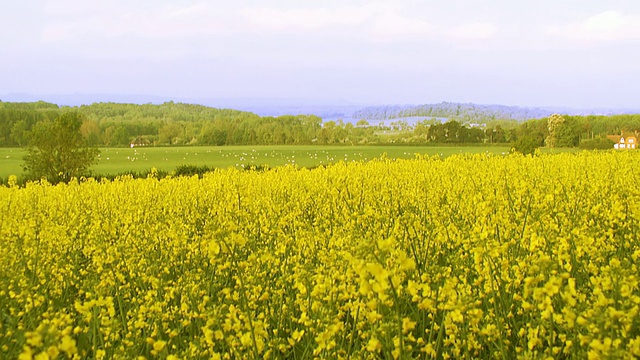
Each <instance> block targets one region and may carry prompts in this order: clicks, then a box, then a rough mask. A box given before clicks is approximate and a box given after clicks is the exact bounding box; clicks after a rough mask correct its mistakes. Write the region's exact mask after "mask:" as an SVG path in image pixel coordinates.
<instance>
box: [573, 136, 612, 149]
mask: <svg viewBox="0 0 640 360" xmlns="http://www.w3.org/2000/svg"><path fill="white" fill-rule="evenodd" d="M614 144H615V142H614V141H613V140H611V139H607V138H595V139H587V140H584V141H582V142H581V143H580V148H581V149H587V150H593V149H599V150H608V149H613V145H614Z"/></svg>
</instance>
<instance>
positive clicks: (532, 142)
mask: <svg viewBox="0 0 640 360" xmlns="http://www.w3.org/2000/svg"><path fill="white" fill-rule="evenodd" d="M539 147H540V141H539V140H538V139H537V138H536V137H535V136H531V135H525V136H522V137H520V138H518V140H517V141H516V142H515V144H514V145H513V148H514V149H515V150H516V151H517V152H519V153H522V154H525V155H528V154H533V153H534V152H535V151H536V149H537V148H539Z"/></svg>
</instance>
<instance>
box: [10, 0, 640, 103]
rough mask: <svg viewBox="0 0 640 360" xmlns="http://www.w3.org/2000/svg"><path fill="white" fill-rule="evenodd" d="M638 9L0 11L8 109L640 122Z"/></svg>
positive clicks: (132, 0) (546, 2) (95, 5)
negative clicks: (212, 107)
mask: <svg viewBox="0 0 640 360" xmlns="http://www.w3.org/2000/svg"><path fill="white" fill-rule="evenodd" d="M639 86H640V1H638V0H626V1H625V0H607V1H603V0H598V1H593V0H553V1H551V0H531V1H525V0H494V1H489V0H478V1H471V0H448V1H444V0H443V1H417V0H395V1H393V0H391V1H364V0H360V1H358V0H341V1H338V0H324V1H302V0H297V1H275V0H272V1H228V0H216V1H192V0H181V1H164V0H153V1H151V0H145V1H136V0H108V1H105V0H94V1H88V0H57V1H48V0H21V1H15V0H11V1H9V0H0V96H1V94H7V93H31V94H69V93H110V94H145V95H160V96H174V97H182V98H185V97H186V98H216V97H222V98H236V97H243V98H276V99H279V98H297V99H310V100H315V101H317V102H318V101H319V102H337V101H350V102H355V103H359V104H397V103H402V104H405V103H413V104H416V103H431V102H440V101H455V102H475V103H498V104H506V105H530V106H571V107H618V108H619V107H627V108H640V90H639Z"/></svg>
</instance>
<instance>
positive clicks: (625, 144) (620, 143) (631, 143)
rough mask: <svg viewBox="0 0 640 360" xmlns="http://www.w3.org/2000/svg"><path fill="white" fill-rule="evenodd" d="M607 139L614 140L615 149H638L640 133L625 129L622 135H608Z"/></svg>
mask: <svg viewBox="0 0 640 360" xmlns="http://www.w3.org/2000/svg"><path fill="white" fill-rule="evenodd" d="M607 139H611V140H613V142H614V143H615V144H613V147H614V148H615V149H637V147H638V135H637V134H635V133H632V132H626V131H623V132H621V133H620V135H607Z"/></svg>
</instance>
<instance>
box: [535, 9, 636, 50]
mask: <svg viewBox="0 0 640 360" xmlns="http://www.w3.org/2000/svg"><path fill="white" fill-rule="evenodd" d="M547 32H548V33H549V34H550V35H553V36H560V37H563V38H566V39H569V40H577V41H584V42H590V41H618V40H640V16H638V15H626V14H623V13H621V12H619V11H605V12H603V13H600V14H598V15H594V16H591V17H589V18H587V19H585V20H583V21H580V22H574V23H571V24H569V25H565V26H551V27H549V28H548V29H547Z"/></svg>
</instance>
